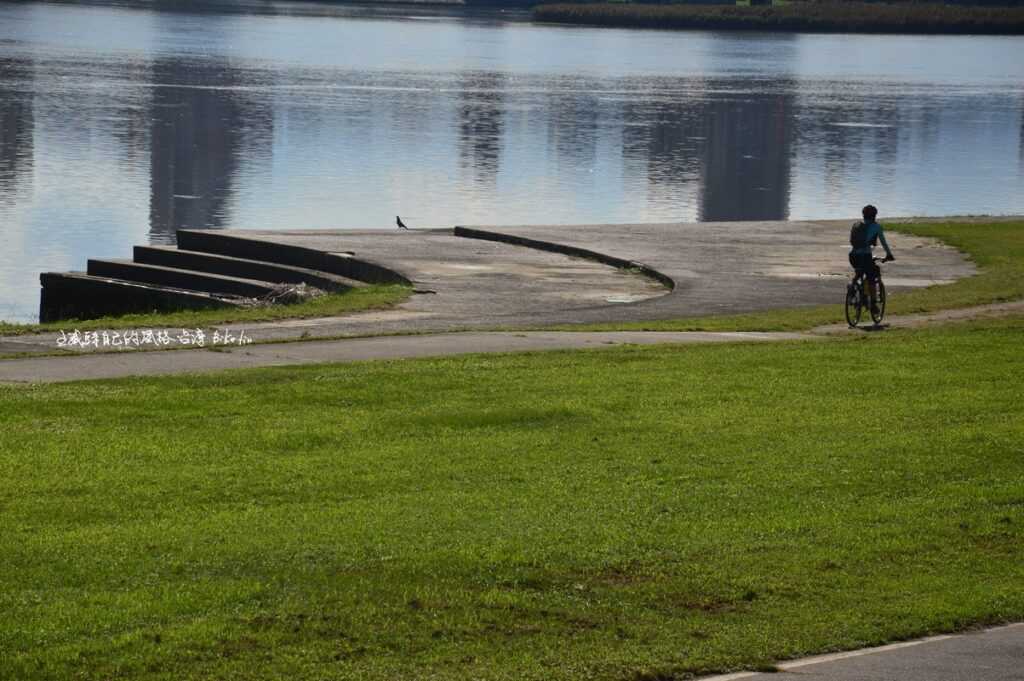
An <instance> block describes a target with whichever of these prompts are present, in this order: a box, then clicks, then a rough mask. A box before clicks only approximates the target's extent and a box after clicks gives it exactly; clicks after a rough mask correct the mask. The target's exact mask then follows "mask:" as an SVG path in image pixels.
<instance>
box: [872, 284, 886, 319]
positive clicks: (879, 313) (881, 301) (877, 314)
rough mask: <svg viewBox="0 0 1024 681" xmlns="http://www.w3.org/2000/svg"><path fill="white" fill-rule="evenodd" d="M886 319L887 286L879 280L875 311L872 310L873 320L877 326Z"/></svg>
mask: <svg viewBox="0 0 1024 681" xmlns="http://www.w3.org/2000/svg"><path fill="white" fill-rule="evenodd" d="M883 317H885V284H883V283H882V280H881V279H879V280H878V292H877V294H876V295H875V309H874V310H871V320H872V321H873V322H874V323H875V324H881V323H882V318H883Z"/></svg>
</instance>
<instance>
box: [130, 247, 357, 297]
mask: <svg viewBox="0 0 1024 681" xmlns="http://www.w3.org/2000/svg"><path fill="white" fill-rule="evenodd" d="M134 259H135V262H136V263H140V264H146V265H159V266H161V267H173V268H177V269H183V270H192V271H195V272H208V273H211V274H219V275H223V276H228V277H241V278H243V279H255V280H257V281H270V282H274V283H278V284H307V285H309V286H314V287H316V288H318V289H322V290H324V291H347V290H349V289H352V288H355V287H357V286H365V284H364V283H363V282H361V281H357V280H355V279H349V278H348V277H343V276H341V275H338V274H330V273H328V272H320V271H318V270H311V269H306V268H304V267H293V266H291V265H281V264H278V263H270V262H263V261H260V260H248V259H245V258H233V257H230V256H226V255H217V254H214V253H203V252H200V251H187V250H182V249H180V248H174V247H173V246H136V247H135V251H134Z"/></svg>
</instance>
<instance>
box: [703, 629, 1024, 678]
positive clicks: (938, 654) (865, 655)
mask: <svg viewBox="0 0 1024 681" xmlns="http://www.w3.org/2000/svg"><path fill="white" fill-rule="evenodd" d="M777 666H778V668H779V669H780V670H781V673H770V674H764V673H757V672H740V673H737V674H724V675H721V676H712V677H705V678H704V679H702V680H701V681H739V679H744V680H745V681H1021V679H1024V623H1019V624H1010V625H1007V626H1002V627H995V628H993V629H986V630H983V631H974V632H969V633H966V634H958V635H953V636H932V637H930V638H925V639H920V640H917V641H907V642H905V643H894V644H892V645H887V646H881V647H878V648H866V649H864V650H854V651H850V652H846V653H836V654H833V655H819V656H816V657H809V658H805V659H802V660H791V661H789V662H782V663H779V664H778V665H777Z"/></svg>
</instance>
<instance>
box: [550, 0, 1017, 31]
mask: <svg viewBox="0 0 1024 681" xmlns="http://www.w3.org/2000/svg"><path fill="white" fill-rule="evenodd" d="M533 18H534V20H535V21H539V22H548V23H561V24H579V25H589V26H614V27H620V28H660V29H680V30H686V29H694V30H747V31H785V32H818V33H917V34H960V35H968V34H984V35H1021V34H1024V8H1021V7H964V6H957V5H940V4H930V3H929V4H917V3H914V4H910V3H900V4H893V5H889V4H876V3H857V2H843V3H821V4H819V3H794V4H790V5H782V6H773V7H747V6H736V5H643V4H563V3H558V4H550V5H540V6H538V7H535V8H534V11H533Z"/></svg>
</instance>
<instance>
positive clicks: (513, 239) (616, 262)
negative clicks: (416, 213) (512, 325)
mask: <svg viewBox="0 0 1024 681" xmlns="http://www.w3.org/2000/svg"><path fill="white" fill-rule="evenodd" d="M452 233H453V234H454V235H455V236H457V237H462V238H465V239H482V240H484V241H499V242H501V243H506V244H512V245H513V246H523V247H525V248H534V249H537V250H539V251H548V252H550V253H559V254H561V255H568V256H573V257H576V258H585V259H587V260H593V261H595V262H599V263H601V264H603V265H609V266H611V267H615V268H618V269H623V270H630V269H632V270H638V271H639V272H640V273H641V274H643V275H645V276H647V277H650V278H651V279H654V280H655V281H657V282H659V283H661V284H662V285H664V286H665V287H666V288H668V289H669V290H670V291H672V290H674V289H675V287H676V282H675V280H674V279H672V277H670V276H668V275H667V274H665V273H664V272H659V271H658V270H656V269H654V268H653V267H651V266H649V265H645V264H644V263H642V262H636V261H633V260H625V259H623V258H616V257H615V256H613V255H607V254H605V253H600V252H598V251H591V250H589V249H586V248H580V247H578V246H567V245H565V244H559V243H555V242H553V241H542V240H540V239H530V238H527V237H524V236H516V235H514V234H504V233H502V232H491V231H487V230H483V229H473V228H470V227H456V228H455V229H454V230H453V232H452Z"/></svg>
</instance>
